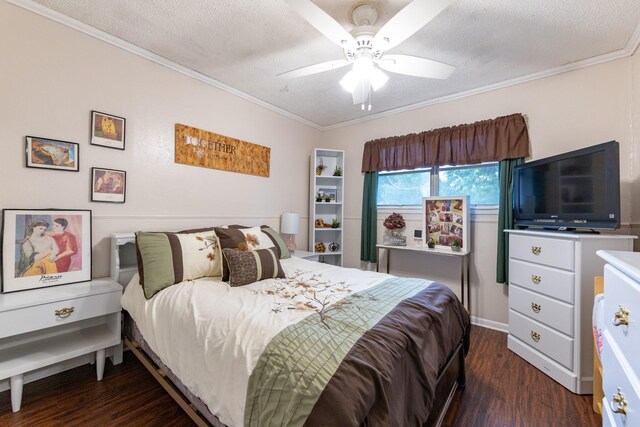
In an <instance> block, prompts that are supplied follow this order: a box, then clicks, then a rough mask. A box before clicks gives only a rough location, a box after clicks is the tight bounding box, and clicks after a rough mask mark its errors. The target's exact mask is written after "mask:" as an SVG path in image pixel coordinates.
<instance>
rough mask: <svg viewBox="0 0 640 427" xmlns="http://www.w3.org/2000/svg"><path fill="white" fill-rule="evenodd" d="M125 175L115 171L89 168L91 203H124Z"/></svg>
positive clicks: (122, 172) (123, 172)
mask: <svg viewBox="0 0 640 427" xmlns="http://www.w3.org/2000/svg"><path fill="white" fill-rule="evenodd" d="M126 185H127V173H126V172H125V171H120V170H116V169H103V168H91V201H92V202H108V203H124V202H125V195H126V188H127V187H126Z"/></svg>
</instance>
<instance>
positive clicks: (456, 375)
mask: <svg viewBox="0 0 640 427" xmlns="http://www.w3.org/2000/svg"><path fill="white" fill-rule="evenodd" d="M469 332H470V327H468V328H467V329H466V331H465V333H464V336H463V338H462V340H461V341H460V342H459V343H458V345H456V347H455V349H454V350H453V351H452V352H451V354H450V355H449V357H448V359H447V362H446V363H445V365H444V366H442V367H441V368H440V373H439V374H438V379H437V382H436V391H435V398H434V401H433V405H432V408H431V411H430V415H429V419H428V420H427V422H426V423H425V424H424V426H425V427H430V426H439V425H440V423H441V422H442V420H443V419H444V416H445V414H446V412H447V409H448V407H449V403H450V401H451V398H452V396H453V393H454V392H455V390H456V389H457V388H458V387H464V385H465V361H464V359H465V356H466V354H467V352H468V350H469ZM123 334H124V337H125V338H126V340H128V341H129V342H130V343H132V346H133V347H135V348H139V350H141V351H142V352H144V355H143V356H142V357H144V356H146V357H147V358H148V359H150V360H151V361H152V362H153V363H154V364H155V365H156V367H157V369H156V373H154V372H152V374H154V377H155V378H156V379H158V380H160V378H159V376H158V374H157V372H158V371H159V372H162V374H161V375H160V376H161V377H166V378H167V379H168V380H169V381H170V383H171V386H173V387H172V388H173V389H174V390H176V391H178V392H179V394H176V393H170V394H171V396H172V397H173V398H174V399H175V400H176V401H177V402H178V404H180V406H181V407H182V408H183V409H184V410H185V412H187V414H188V415H189V416H190V417H191V418H193V419H194V421H195V422H196V424H198V425H212V426H215V427H227V426H226V425H225V424H223V423H222V422H221V421H220V420H219V419H218V418H217V417H216V416H215V415H213V414H212V413H211V412H210V411H209V409H208V407H207V405H206V404H205V403H204V402H203V401H202V400H200V398H198V397H197V396H196V395H194V394H193V393H191V392H190V391H189V389H188V388H187V387H186V386H185V385H184V384H183V383H182V382H181V381H180V379H179V378H178V377H177V376H176V375H175V374H174V373H173V372H172V371H171V369H169V368H168V367H167V366H166V365H165V364H164V363H162V360H160V357H158V355H156V354H155V352H154V351H153V350H151V348H149V345H148V344H147V342H146V341H145V339H144V337H143V336H142V334H141V333H140V330H139V329H138V327H137V325H136V323H135V321H134V320H133V318H132V317H131V316H130V315H129V313H127V312H126V311H125V312H124V328H123ZM135 348H132V350H135ZM134 353H136V357H138V358H140V357H141V356H140V355H139V354H137V353H138V352H136V351H134ZM141 362H142V363H143V364H144V365H145V367H146V368H147V369H149V370H150V371H151V370H152V369H153V368H152V367H150V366H149V364H148V363H145V361H144V360H142V359H141ZM163 386H164V387H165V388H167V387H166V386H165V385H163ZM179 399H183V402H180V400H179ZM196 417H197V418H199V419H197V418H196Z"/></svg>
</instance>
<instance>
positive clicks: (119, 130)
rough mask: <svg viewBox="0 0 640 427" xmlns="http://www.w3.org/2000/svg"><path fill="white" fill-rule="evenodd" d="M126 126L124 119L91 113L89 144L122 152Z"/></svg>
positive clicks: (95, 112)
mask: <svg viewBox="0 0 640 427" xmlns="http://www.w3.org/2000/svg"><path fill="white" fill-rule="evenodd" d="M126 124H127V121H126V119H125V118H124V117H118V116H114V115H111V114H106V113H101V112H99V111H91V139H90V141H91V144H92V145H101V146H103V147H108V148H115V149H118V150H124V138H125V132H126Z"/></svg>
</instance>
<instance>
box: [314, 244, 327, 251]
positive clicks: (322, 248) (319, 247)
mask: <svg viewBox="0 0 640 427" xmlns="http://www.w3.org/2000/svg"><path fill="white" fill-rule="evenodd" d="M314 250H315V252H319V253H323V252H325V251H326V250H327V247H326V245H325V244H324V242H318V243H316V245H315V247H314Z"/></svg>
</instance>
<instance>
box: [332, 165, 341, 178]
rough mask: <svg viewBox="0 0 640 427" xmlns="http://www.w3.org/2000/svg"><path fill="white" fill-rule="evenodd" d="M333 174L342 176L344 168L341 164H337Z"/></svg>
mask: <svg viewBox="0 0 640 427" xmlns="http://www.w3.org/2000/svg"><path fill="white" fill-rule="evenodd" d="M333 176H342V168H341V167H340V166H336V168H335V169H334V170H333Z"/></svg>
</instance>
